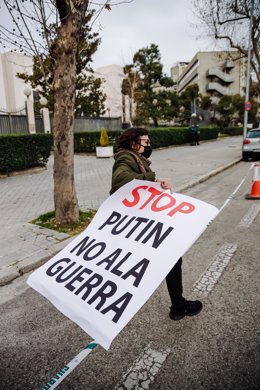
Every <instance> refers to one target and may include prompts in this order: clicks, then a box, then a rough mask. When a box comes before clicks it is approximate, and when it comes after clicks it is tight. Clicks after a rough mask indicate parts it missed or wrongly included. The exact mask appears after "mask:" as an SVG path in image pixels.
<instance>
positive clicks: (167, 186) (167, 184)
mask: <svg viewBox="0 0 260 390" xmlns="http://www.w3.org/2000/svg"><path fill="white" fill-rule="evenodd" d="M156 181H158V183H160V184H161V187H162V188H163V189H164V190H170V193H171V194H173V183H172V181H171V180H170V179H167V178H158V179H156Z"/></svg>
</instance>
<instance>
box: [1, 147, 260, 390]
mask: <svg viewBox="0 0 260 390" xmlns="http://www.w3.org/2000/svg"><path fill="white" fill-rule="evenodd" d="M191 149H192V148H189V149H187V151H186V152H185V151H184V149H179V153H181V154H182V156H181V157H182V161H180V156H178V161H176V162H175V163H176V164H183V167H184V169H183V172H184V173H183V175H185V174H186V173H185V172H189V173H190V172H192V173H193V175H194V176H196V169H197V164H196V161H195V160H196V157H194V155H193V156H192V155H191ZM204 149H205V151H204V153H205V156H207V159H208V161H209V164H210V156H211V154H212V153H214V150H212V144H211V143H208V144H207V146H205V147H204ZM201 150H202V149H201ZM201 153H202V152H201ZM175 158H177V157H176V156H175ZM157 163H158V162H157V161H156V155H155V161H154V165H155V166H156V164H157ZM250 165H251V163H250V162H247V163H246V162H240V163H239V164H237V165H235V166H233V167H231V168H229V169H228V170H226V171H224V172H222V173H220V174H219V175H217V176H214V177H212V178H210V179H209V180H207V181H206V182H204V183H201V184H199V185H197V186H195V187H193V188H191V189H188V190H187V191H186V194H188V195H190V196H193V197H196V198H198V199H201V200H204V201H206V202H209V203H211V204H213V205H215V206H217V207H218V208H221V206H222V205H223V204H224V202H225V201H226V200H227V199H228V198H229V196H230V194H231V193H232V192H233V191H234V190H235V188H237V186H238V185H239V183H240V182H241V180H242V179H243V178H244V177H245V175H247V178H246V180H245V182H244V183H243V184H242V185H241V187H240V188H239V190H238V191H237V192H236V193H235V195H234V196H233V197H232V199H231V200H230V201H229V202H228V204H227V205H226V207H224V209H223V210H222V211H221V212H220V213H219V215H218V216H217V218H216V219H215V220H214V221H213V223H212V224H211V225H210V226H209V227H208V228H207V230H206V231H205V232H204V233H203V235H202V236H201V237H200V238H199V239H198V240H197V242H196V243H195V244H194V245H193V246H192V248H191V249H190V250H189V251H188V252H187V253H186V254H185V256H184V259H185V260H184V264H183V281H184V290H185V292H186V296H188V297H198V296H200V297H201V299H202V301H203V303H204V309H203V311H202V312H201V314H200V315H198V316H196V317H193V318H192V317H191V318H185V319H183V320H181V321H171V320H170V319H169V317H168V307H169V298H168V294H167V290H166V286H165V283H164V282H163V283H162V284H161V286H160V287H159V288H158V289H157V290H156V291H155V292H154V294H153V295H152V297H151V298H150V299H149V301H148V302H147V303H146V304H145V305H144V306H143V308H142V309H141V310H140V311H139V312H138V313H137V315H136V316H135V317H134V318H133V319H132V320H131V321H130V323H129V324H128V325H127V326H126V327H125V328H124V330H123V331H122V332H121V333H120V334H119V336H118V337H117V338H116V339H115V341H114V342H113V343H112V346H111V348H110V349H109V351H105V350H103V349H102V348H101V347H97V348H96V349H95V350H94V351H93V352H92V353H91V354H90V355H89V357H88V358H86V359H85V360H84V361H83V362H82V363H81V364H80V365H79V366H78V367H77V368H76V369H75V370H74V371H73V372H72V373H71V374H70V375H69V376H68V377H67V378H66V379H65V380H64V381H63V382H62V383H61V384H60V386H59V388H60V389H61V390H62V389H64V390H67V389H73V390H74V389H77V390H86V389H89V390H99V389H100V390H101V389H102V390H106V389H108V390H110V389H111V390H112V389H116V388H117V389H150V390H155V389H161V390H166V389H171V390H172V389H177V390H179V389H182V390H183V389H187V390H190V389H196V390H204V389H236V390H240V389H241V390H242V389H243V390H244V389H247V390H253V389H259V385H260V381H259V326H258V324H259V307H260V305H259V281H258V277H257V274H259V249H260V244H259V235H260V212H259V211H260V201H259V200H258V201H257V200H255V201H252V200H245V197H244V196H245V194H246V193H247V192H249V191H250V188H251V181H252V170H251V171H250V172H249V168H250ZM173 170H174V164H173ZM170 171H171V168H169V169H168V172H166V174H168V173H169V172H170ZM165 176H166V175H165ZM176 182H177V186H178V185H180V184H181V178H176ZM27 277H28V275H24V276H23V277H21V278H19V279H17V280H15V281H14V282H13V283H12V284H10V285H7V286H5V287H2V298H1V301H0V302H1V313H2V315H1V334H2V340H1V346H0V356H1V365H0V377H1V384H0V387H1V389H5V390H9V389H10V390H11V389H12V390H16V389H39V388H41V386H43V385H44V384H45V383H46V382H48V380H49V379H51V378H52V377H53V376H54V375H55V374H56V373H57V372H58V371H60V369H61V368H62V367H63V366H64V365H65V364H66V363H68V362H69V361H70V360H71V359H72V358H73V357H74V356H75V355H77V353H78V352H79V351H80V350H81V349H82V348H83V347H84V346H85V345H86V344H87V343H88V342H90V341H91V338H90V337H89V336H88V335H86V334H85V333H84V332H83V331H82V330H81V329H80V328H79V327H78V326H77V325H75V324H73V323H72V322H71V321H70V320H68V319H67V318H65V317H64V316H63V315H62V314H60V313H59V312H58V311H57V310H56V309H55V308H54V307H53V306H52V305H51V304H49V303H48V302H47V301H46V299H44V298H43V297H41V296H40V295H39V294H37V293H36V292H35V291H33V290H32V289H30V288H28V287H27V286H26V284H25V281H26V279H27Z"/></svg>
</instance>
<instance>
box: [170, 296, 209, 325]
mask: <svg viewBox="0 0 260 390" xmlns="http://www.w3.org/2000/svg"><path fill="white" fill-rule="evenodd" d="M202 307H203V305H202V302H200V301H187V300H186V299H184V302H183V305H182V306H181V307H172V308H171V311H170V313H169V316H170V319H171V320H175V321H176V320H181V319H182V318H183V317H185V316H195V315H196V314H199V312H200V311H201V310H202Z"/></svg>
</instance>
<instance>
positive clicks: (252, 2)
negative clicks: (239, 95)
mask: <svg viewBox="0 0 260 390" xmlns="http://www.w3.org/2000/svg"><path fill="white" fill-rule="evenodd" d="M253 13H254V0H251V14H250V23H249V35H248V52H247V71H246V95H245V109H244V127H243V139H245V138H246V134H247V122H248V108H247V107H246V105H247V103H248V102H249V81H250V61H251V34H252V24H253Z"/></svg>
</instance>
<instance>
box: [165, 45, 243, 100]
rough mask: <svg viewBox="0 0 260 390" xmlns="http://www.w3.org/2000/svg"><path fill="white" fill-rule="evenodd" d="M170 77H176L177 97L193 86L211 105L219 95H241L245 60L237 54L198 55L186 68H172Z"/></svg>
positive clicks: (207, 53)
mask: <svg viewBox="0 0 260 390" xmlns="http://www.w3.org/2000/svg"><path fill="white" fill-rule="evenodd" d="M171 75H172V77H175V78H176V77H177V81H176V89H177V92H178V93H182V92H183V91H185V89H186V88H187V87H188V86H190V85H193V84H197V85H198V86H199V92H200V93H201V94H202V95H203V96H210V97H211V98H212V100H213V101H214V100H215V101H218V100H219V98H220V97H221V96H223V95H235V94H240V95H241V96H243V95H245V82H246V80H245V60H244V59H243V58H241V55H240V54H239V53H238V52H237V51H209V52H198V53H197V54H196V55H195V56H194V57H193V58H192V60H191V61H190V62H189V63H188V65H186V64H185V63H177V64H174V66H173V67H172V68H171Z"/></svg>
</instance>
